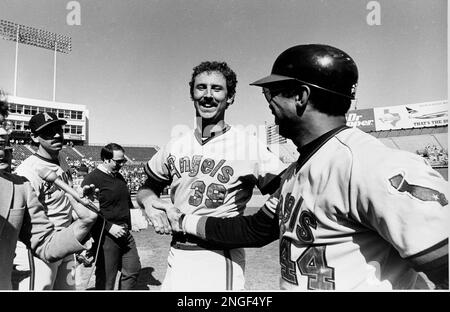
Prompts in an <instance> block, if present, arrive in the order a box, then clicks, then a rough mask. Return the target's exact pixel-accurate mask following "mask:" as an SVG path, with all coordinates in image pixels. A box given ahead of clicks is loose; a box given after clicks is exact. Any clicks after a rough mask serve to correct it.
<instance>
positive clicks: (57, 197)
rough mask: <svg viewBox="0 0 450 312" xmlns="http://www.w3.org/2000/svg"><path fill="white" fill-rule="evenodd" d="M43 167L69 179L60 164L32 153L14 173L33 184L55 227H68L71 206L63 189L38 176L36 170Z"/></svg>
mask: <svg viewBox="0 0 450 312" xmlns="http://www.w3.org/2000/svg"><path fill="white" fill-rule="evenodd" d="M43 168H46V169H49V170H52V171H54V172H55V173H56V175H57V176H58V177H59V178H61V180H63V181H64V182H66V183H67V184H70V183H71V182H69V181H70V180H71V179H70V177H69V175H68V174H67V172H65V171H64V170H63V169H62V168H61V166H60V165H59V164H58V163H56V162H53V161H51V160H48V159H45V158H43V157H40V156H39V155H37V154H34V155H32V156H30V157H28V158H27V159H25V160H24V161H23V162H22V163H21V164H20V165H19V166H18V167H17V169H16V174H18V175H20V176H24V177H26V178H27V179H28V180H29V181H30V182H31V185H32V186H33V188H34V190H35V191H36V194H37V196H38V198H39V201H40V202H41V203H42V204H43V205H44V208H45V210H46V214H47V216H48V218H49V219H50V220H51V221H52V222H53V223H54V224H55V228H56V229H61V228H65V227H68V226H69V225H70V224H71V223H72V206H71V204H70V202H69V200H68V198H67V196H66V195H65V193H64V192H63V191H61V190H60V189H59V188H58V187H56V185H54V184H53V183H49V182H46V181H44V180H43V179H41V177H39V174H38V172H39V171H40V170H42V169H43Z"/></svg>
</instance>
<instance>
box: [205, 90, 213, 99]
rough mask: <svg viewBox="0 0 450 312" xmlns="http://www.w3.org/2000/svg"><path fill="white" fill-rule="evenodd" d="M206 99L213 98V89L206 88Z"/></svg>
mask: <svg viewBox="0 0 450 312" xmlns="http://www.w3.org/2000/svg"><path fill="white" fill-rule="evenodd" d="M203 96H204V97H205V98H212V91H211V88H206V90H205V94H204V95H203Z"/></svg>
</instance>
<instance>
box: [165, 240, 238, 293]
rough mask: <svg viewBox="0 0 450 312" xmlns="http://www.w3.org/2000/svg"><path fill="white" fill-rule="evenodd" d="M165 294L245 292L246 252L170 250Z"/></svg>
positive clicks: (235, 250)
mask: <svg viewBox="0 0 450 312" xmlns="http://www.w3.org/2000/svg"><path fill="white" fill-rule="evenodd" d="M167 262H168V266H167V271H166V276H165V278H164V282H163V284H162V286H161V290H162V291H225V290H234V291H236V290H244V286H245V278H244V269H245V251H244V249H242V248H239V249H230V250H207V249H197V250H183V249H179V248H174V247H170V251H169V257H168V260H167Z"/></svg>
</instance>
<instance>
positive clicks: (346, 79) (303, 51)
mask: <svg viewBox="0 0 450 312" xmlns="http://www.w3.org/2000/svg"><path fill="white" fill-rule="evenodd" d="M288 81H298V82H300V83H304V84H306V85H309V86H312V87H315V88H319V89H322V90H325V91H328V92H332V93H334V94H337V95H340V96H343V97H346V98H350V99H354V98H355V92H356V85H357V83H358V68H357V67H356V64H355V62H354V61H353V59H352V58H351V57H350V56H349V55H348V54H347V53H345V52H344V51H341V50H339V49H337V48H335V47H332V46H328V45H323V44H308V45H297V46H294V47H291V48H289V49H287V50H286V51H284V52H283V53H281V54H280V55H279V56H278V57H277V59H276V60H275V63H274V64H273V67H272V73H271V74H270V75H269V76H267V77H265V78H262V79H259V80H257V81H255V82H253V83H251V84H250V85H254V86H259V87H268V86H269V85H270V84H274V83H280V82H288Z"/></svg>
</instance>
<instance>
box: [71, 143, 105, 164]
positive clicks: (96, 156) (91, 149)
mask: <svg viewBox="0 0 450 312" xmlns="http://www.w3.org/2000/svg"><path fill="white" fill-rule="evenodd" d="M102 147H103V146H101V145H98V146H96V145H77V146H74V147H73V148H74V149H76V150H77V151H78V152H80V154H82V155H83V156H84V157H82V158H86V159H92V160H94V161H97V160H100V151H101V150H102Z"/></svg>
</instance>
